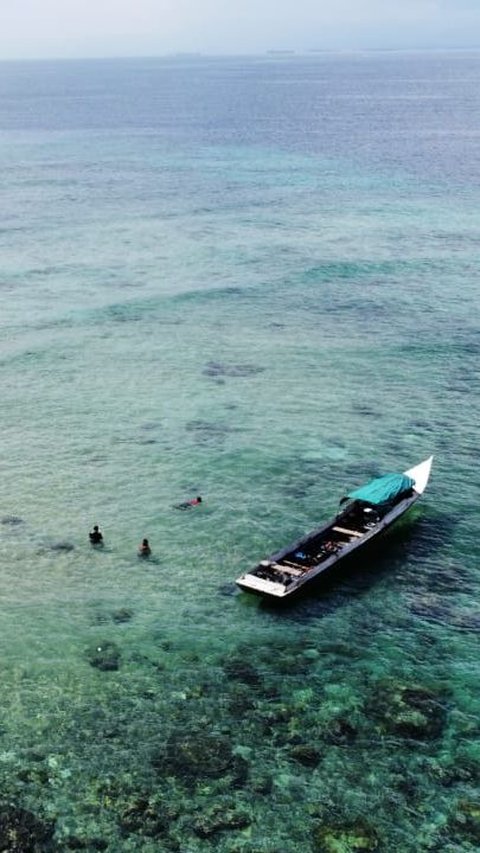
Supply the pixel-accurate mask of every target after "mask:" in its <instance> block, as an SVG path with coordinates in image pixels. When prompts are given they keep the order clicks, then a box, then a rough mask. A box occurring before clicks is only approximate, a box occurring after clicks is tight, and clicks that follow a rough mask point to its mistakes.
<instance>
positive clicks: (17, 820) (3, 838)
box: [0, 804, 55, 853]
mask: <svg viewBox="0 0 480 853" xmlns="http://www.w3.org/2000/svg"><path fill="white" fill-rule="evenodd" d="M54 830H55V825H54V823H53V822H51V821H42V820H40V819H39V818H38V817H36V816H35V815H34V814H32V813H31V812H29V811H27V810H26V809H22V808H16V807H14V806H12V805H10V804H3V805H0V850H2V851H5V853H45V851H48V850H51V849H53V848H52V847H51V842H52V838H53V833H54Z"/></svg>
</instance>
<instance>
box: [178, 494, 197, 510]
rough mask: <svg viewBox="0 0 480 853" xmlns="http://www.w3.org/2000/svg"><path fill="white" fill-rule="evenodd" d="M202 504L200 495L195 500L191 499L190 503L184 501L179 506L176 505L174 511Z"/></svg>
mask: <svg viewBox="0 0 480 853" xmlns="http://www.w3.org/2000/svg"><path fill="white" fill-rule="evenodd" d="M201 503H202V499H201V497H200V495H198V497H196V498H192V500H191V501H184V502H183V503H181V504H176V506H175V509H190V507H192V506H198V504H201Z"/></svg>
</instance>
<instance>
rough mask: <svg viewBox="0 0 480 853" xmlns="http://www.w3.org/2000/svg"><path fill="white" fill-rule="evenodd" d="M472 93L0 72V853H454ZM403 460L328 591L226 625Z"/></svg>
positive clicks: (479, 619) (444, 82)
mask: <svg viewBox="0 0 480 853" xmlns="http://www.w3.org/2000/svg"><path fill="white" fill-rule="evenodd" d="M479 83H480V54H478V53H473V52H470V53H462V52H449V53H428V54H422V53H411V54H407V53H398V54H397V53H385V54H382V53H378V54H358V55H334V54H331V55H315V56H313V55H312V56H309V57H303V58H302V57H289V58H282V59H274V58H272V57H263V58H232V59H226V58H225V59H208V58H203V59H202V58H199V59H180V58H177V59H169V60H167V59H138V60H118V61H110V60H109V61H88V62H41V63H40V62H31V63H27V62H18V63H13V62H12V63H3V64H2V65H1V66H0V156H1V158H2V170H1V187H2V219H1V222H0V252H1V269H0V330H1V338H0V382H1V393H2V407H1V410H0V411H1V429H2V439H3V442H2V446H3V454H2V485H3V494H2V503H1V507H0V520H1V521H2V524H1V526H0V534H1V535H0V595H1V598H2V607H1V608H0V648H1V654H2V684H3V690H2V699H1V705H0V707H1V711H2V713H1V717H0V842H1V843H0V847H1V848H2V849H6V850H7V849H8V850H10V849H12V850H13V849H15V850H20V849H22V850H27V849H28V850H29V849H38V850H46V851H48V850H68V849H88V850H94V849H108V850H109V851H112V853H113V851H115V853H116V851H147V853H148V851H158V850H176V851H181V853H197V851H198V853H201V851H209V850H218V851H222V853H223V851H226V853H240V851H242V853H247V851H248V853H293V851H298V850H302V851H327V853H338V851H345V853H349V851H359V850H374V849H375V850H381V851H385V853H391V851H401V853H418V851H437V850H442V851H447V853H456V851H471V850H478V849H479V846H480V818H479V814H480V812H479V806H478V781H479V778H480V754H479V748H478V714H479V707H480V695H479V689H478V632H479V630H480V606H479V604H478V596H479V580H478V570H477V565H478V553H479V547H478V534H479V523H478V513H477V506H476V502H477V500H478V486H479V477H478V474H477V465H476V462H477V432H478V427H477V424H478V421H479V414H480V412H479V372H478V354H479V351H480V334H479V326H478V316H479V304H478V303H479V295H478V294H479V289H478V277H479V263H478V260H479V257H478V256H479V246H480V240H479V234H478V221H479V210H480V180H479V179H480V174H479V168H480V166H479V164H480V108H479V91H480V86H479ZM431 453H433V454H434V455H435V461H434V467H433V472H432V479H431V483H430V484H429V487H428V490H427V492H426V494H425V496H424V497H423V498H422V501H421V502H420V504H419V505H417V508H416V509H415V510H414V511H413V513H412V515H411V516H410V518H409V519H407V520H405V521H404V522H402V523H401V525H400V526H399V527H398V529H397V530H396V531H395V532H392V534H391V535H390V536H389V537H388V538H387V539H385V540H384V542H383V543H382V545H381V547H379V548H377V549H375V551H373V552H372V553H371V554H369V555H366V556H365V557H363V558H362V559H361V560H360V561H358V562H357V563H356V564H355V565H354V566H352V567H351V568H350V570H349V571H348V572H347V573H346V574H345V575H344V576H342V578H339V579H338V582H337V583H334V584H332V585H330V586H329V587H328V588H323V589H315V590H312V591H311V593H309V594H308V595H307V596H306V597H304V598H302V599H301V600H300V601H299V602H298V603H297V604H294V605H293V606H291V607H289V608H287V609H284V610H281V611H278V610H276V609H275V608H272V607H269V606H265V605H264V604H261V603H260V602H259V601H258V600H256V599H252V598H250V597H249V596H247V595H243V594H240V593H238V592H237V591H236V587H235V584H234V580H235V578H236V577H237V576H238V575H239V574H241V573H242V572H243V571H245V569H246V568H248V567H249V566H250V565H253V564H254V563H255V562H256V561H258V560H259V559H260V558H262V557H263V556H265V555H266V554H268V553H269V552H270V551H272V550H274V549H277V548H279V547H281V546H282V545H284V544H287V543H288V542H289V541H290V540H291V539H292V540H293V539H294V538H297V537H298V536H299V535H300V534H302V533H303V532H305V531H307V530H308V529H310V528H312V527H313V526H315V525H317V524H318V523H320V522H321V521H322V520H323V519H324V518H327V517H328V516H329V515H330V514H332V513H333V512H334V511H335V510H336V507H337V501H338V499H339V497H340V496H341V495H342V494H343V493H344V491H345V489H346V488H349V487H350V488H351V487H354V486H357V485H360V484H361V483H362V482H364V481H365V480H367V479H368V478H369V477H371V476H374V475H376V474H379V473H382V472H384V471H389V470H400V471H401V470H405V469H406V468H409V467H411V466H412V465H414V464H416V463H417V462H419V461H421V460H422V459H424V458H425V457H427V456H429V455H430V454H431ZM196 494H201V495H202V496H203V498H204V503H203V505H202V507H201V508H198V509H195V510H193V511H191V512H187V513H182V512H178V511H177V510H175V509H174V505H175V504H176V503H179V502H181V501H183V500H185V499H186V498H190V497H192V496H194V495H196ZM94 523H98V524H100V526H101V528H102V530H103V531H104V535H105V543H106V544H105V548H104V549H103V550H102V551H101V552H98V551H93V550H92V549H91V548H90V547H89V545H88V530H89V529H90V528H91V526H92V525H93V524H94ZM144 536H148V538H149V540H150V542H151V545H152V549H153V557H152V559H151V560H150V561H146V562H139V560H138V558H137V556H136V548H137V544H138V542H139V541H140V540H141V539H142V538H143V537H144ZM32 839H33V840H32ZM35 839H36V840H35ZM35 843H36V844H37V847H35V846H32V845H34V844H35ZM14 844H16V845H17V846H16V847H15V846H13V845H14ZM29 844H30V846H28V845H29ZM8 845H10V846H8Z"/></svg>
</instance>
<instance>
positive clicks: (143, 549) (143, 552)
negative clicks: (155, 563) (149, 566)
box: [138, 539, 152, 557]
mask: <svg viewBox="0 0 480 853" xmlns="http://www.w3.org/2000/svg"><path fill="white" fill-rule="evenodd" d="M151 553H152V549H151V548H150V545H149V542H148V539H142V541H141V542H140V545H139V546H138V556H139V557H149V556H150V554H151Z"/></svg>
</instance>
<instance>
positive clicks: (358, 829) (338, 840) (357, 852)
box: [313, 821, 379, 853]
mask: <svg viewBox="0 0 480 853" xmlns="http://www.w3.org/2000/svg"><path fill="white" fill-rule="evenodd" d="M378 843H379V842H378V836H377V833H376V832H375V830H374V829H373V828H372V827H371V826H369V825H368V824H367V823H365V822H364V821H357V822H356V823H348V822H345V824H343V825H342V824H341V823H338V824H332V825H325V824H322V825H320V826H319V827H317V829H316V830H315V832H314V834H313V849H314V850H315V851H318V853H339V851H340V850H341V851H342V853H369V851H370V850H376V849H377V848H378Z"/></svg>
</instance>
